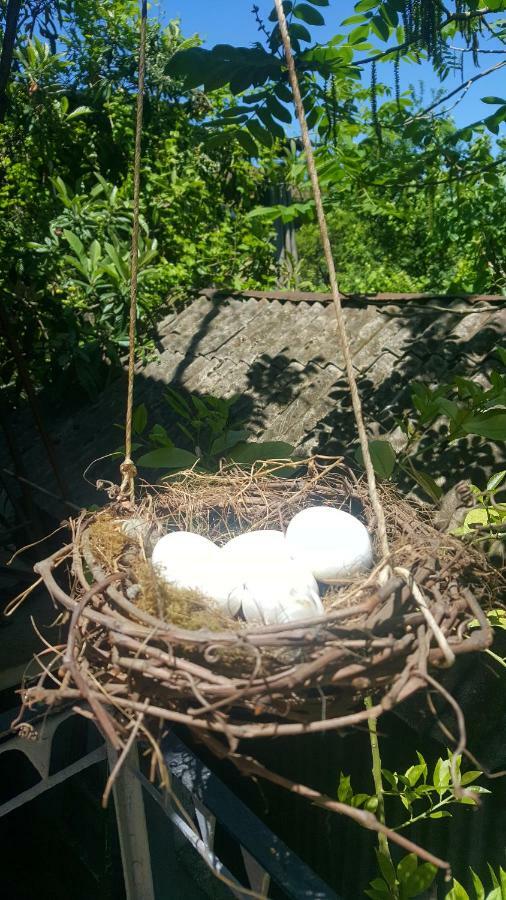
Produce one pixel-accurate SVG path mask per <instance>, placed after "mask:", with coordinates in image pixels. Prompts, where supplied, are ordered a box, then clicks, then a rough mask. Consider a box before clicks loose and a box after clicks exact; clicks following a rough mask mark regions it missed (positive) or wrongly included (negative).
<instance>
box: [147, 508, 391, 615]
mask: <svg viewBox="0 0 506 900" xmlns="http://www.w3.org/2000/svg"><path fill="white" fill-rule="evenodd" d="M372 561H373V555H372V545H371V539H370V537H369V533H368V531H367V529H366V528H365V526H364V525H363V524H362V522H360V520H359V519H357V518H355V516H352V515H350V513H347V512H345V511H344V510H340V509H333V508H332V507H328V506H312V507H308V508H307V509H304V510H302V511H301V512H299V513H297V514H296V515H295V516H294V517H293V519H292V520H291V522H290V523H289V525H288V528H287V530H286V534H283V532H282V531H274V530H265V531H249V532H245V533H244V534H240V535H237V537H234V538H232V539H231V540H230V541H228V543H226V544H225V545H224V546H223V547H218V546H217V545H216V544H214V543H213V542H212V541H210V540H209V539H208V538H205V537H202V535H200V534H194V533H192V532H190V531H173V532H170V533H169V534H166V535H164V537H162V538H160V540H159V541H158V542H157V544H156V545H155V547H154V549H153V556H152V564H153V566H154V567H155V570H156V572H157V574H158V575H159V576H160V577H161V578H163V579H164V580H166V581H167V582H168V583H169V584H171V585H173V586H175V587H179V588H185V589H187V590H195V591H198V592H199V593H200V594H202V595H203V596H204V597H207V598H209V600H211V601H212V602H213V603H214V604H215V605H216V606H218V607H219V608H220V609H221V610H222V611H223V612H225V613H226V614H227V615H230V616H231V617H234V616H238V615H239V614H240V613H242V616H243V617H244V619H246V621H247V622H252V623H255V622H256V623H260V624H264V625H270V624H275V623H283V622H291V621H295V620H297V619H307V618H310V617H312V616H317V615H321V614H322V613H323V605H322V602H321V599H320V590H319V585H318V582H321V583H322V584H330V583H332V582H336V581H338V580H339V579H343V578H349V577H351V576H353V575H357V574H359V573H360V572H364V571H366V570H367V569H369V568H370V567H371V565H372Z"/></svg>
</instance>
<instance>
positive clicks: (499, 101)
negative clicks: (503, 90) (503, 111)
mask: <svg viewBox="0 0 506 900" xmlns="http://www.w3.org/2000/svg"><path fill="white" fill-rule="evenodd" d="M481 102H482V103H495V104H503V103H506V100H505V99H504V97H482V98H481Z"/></svg>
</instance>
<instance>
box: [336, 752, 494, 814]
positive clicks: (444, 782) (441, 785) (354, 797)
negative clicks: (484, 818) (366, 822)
mask: <svg viewBox="0 0 506 900" xmlns="http://www.w3.org/2000/svg"><path fill="white" fill-rule="evenodd" d="M417 757H418V761H417V763H416V764H414V765H411V766H409V768H408V769H406V771H405V772H404V773H402V774H401V773H398V772H390V771H388V770H387V769H382V770H381V774H382V777H383V781H384V782H385V783H386V784H387V785H388V789H386V790H383V796H384V797H385V798H390V799H391V800H393V801H395V802H396V804H397V802H400V803H401V804H402V806H403V807H404V809H406V810H407V812H408V814H409V818H407V819H406V820H405V821H403V822H402V823H401V824H400V825H397V826H396V827H395V829H394V830H395V831H402V830H404V829H405V828H408V827H409V826H410V825H413V824H414V823H415V822H418V821H420V820H421V819H442V818H445V817H449V816H451V813H450V812H449V811H448V809H447V807H448V806H450V805H452V804H467V805H475V803H476V801H475V799H474V798H473V797H472V796H471V794H472V793H475V794H489V793H490V791H488V790H487V789H486V788H484V787H481V786H480V785H477V784H474V782H475V781H476V780H477V779H478V778H479V777H480V775H481V774H482V773H481V772H479V771H474V770H469V771H467V772H464V773H463V774H462V776H460V765H461V762H462V758H461V757H460V756H458V757H457V759H456V761H455V766H456V772H457V775H458V776H459V777H460V784H461V786H462V787H466V792H465V794H464V796H462V797H457V796H456V795H455V793H454V789H453V785H452V783H451V760H452V754H451V752H450V751H448V756H447V758H446V759H443V758H441V757H440V758H439V759H438V760H437V762H436V764H435V766H434V769H433V772H432V775H430V773H429V768H428V764H427V762H426V760H425V759H424V757H423V756H422V754H421V753H419V752H417ZM337 796H338V799H339V800H340V801H341V803H347V804H349V805H350V806H353V807H355V808H363V809H367V810H368V811H369V812H374V811H375V810H376V808H377V802H378V801H377V796H376V795H375V794H365V793H359V794H354V793H353V789H352V786H351V780H350V778H349V777H348V776H345V775H343V774H342V773H341V776H340V779H339V787H338V790H337Z"/></svg>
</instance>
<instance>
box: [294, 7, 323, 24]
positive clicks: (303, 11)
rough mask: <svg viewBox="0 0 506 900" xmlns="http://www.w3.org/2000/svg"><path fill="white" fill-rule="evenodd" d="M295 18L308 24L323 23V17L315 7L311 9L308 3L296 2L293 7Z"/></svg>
mask: <svg viewBox="0 0 506 900" xmlns="http://www.w3.org/2000/svg"><path fill="white" fill-rule="evenodd" d="M293 14H294V16H295V18H296V19H301V20H302V22H307V24H308V25H325V19H324V18H323V16H322V14H321V13H320V12H318V10H317V9H313V7H312V6H309V4H308V3H297V5H296V6H294V8H293Z"/></svg>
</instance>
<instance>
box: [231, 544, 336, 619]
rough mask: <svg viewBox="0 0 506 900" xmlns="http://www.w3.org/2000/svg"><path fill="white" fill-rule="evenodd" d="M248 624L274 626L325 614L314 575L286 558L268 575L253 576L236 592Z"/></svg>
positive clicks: (261, 573)
mask: <svg viewBox="0 0 506 900" xmlns="http://www.w3.org/2000/svg"><path fill="white" fill-rule="evenodd" d="M231 598H232V599H233V600H235V601H236V602H237V601H239V602H240V604H241V606H242V612H243V615H244V618H245V619H246V621H247V622H250V623H254V622H258V623H260V624H262V625H271V624H274V623H278V622H289V621H292V620H294V619H307V618H309V617H311V616H315V615H322V614H323V611H324V610H323V605H322V602H321V600H320V595H319V593H318V585H317V583H316V581H315V579H314V578H313V576H312V575H311V574H310V573H309V572H308V571H307V570H306V569H304V567H303V566H301V565H300V563H299V562H298V561H296V560H286V559H283V560H282V561H280V562H279V565H278V568H277V569H274V568H271V570H270V571H269V573H268V574H264V573H263V572H258V573H256V574H251V573H250V574H249V575H247V577H246V578H244V579H243V581H242V582H241V583H240V584H239V585H238V586H237V587H236V589H235V590H234V591H233V592H232V594H231Z"/></svg>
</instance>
